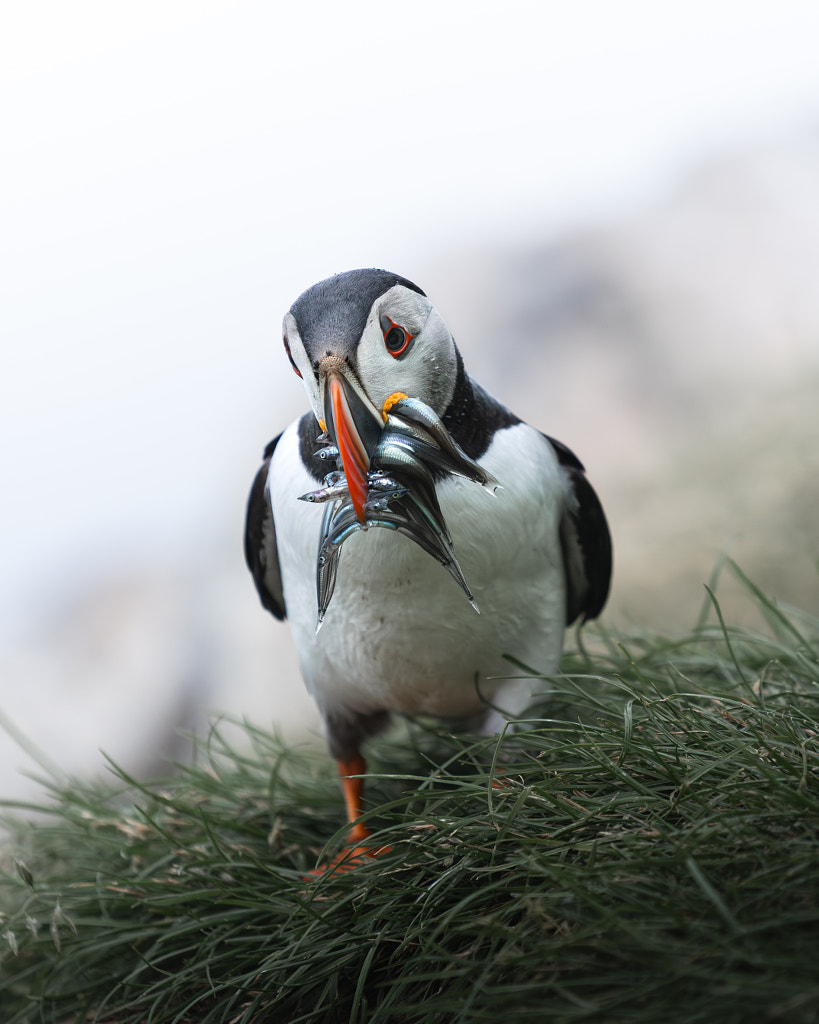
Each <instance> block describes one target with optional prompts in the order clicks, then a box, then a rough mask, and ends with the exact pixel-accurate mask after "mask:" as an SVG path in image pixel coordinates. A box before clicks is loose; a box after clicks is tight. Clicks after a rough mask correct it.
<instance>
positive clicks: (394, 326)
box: [284, 270, 457, 522]
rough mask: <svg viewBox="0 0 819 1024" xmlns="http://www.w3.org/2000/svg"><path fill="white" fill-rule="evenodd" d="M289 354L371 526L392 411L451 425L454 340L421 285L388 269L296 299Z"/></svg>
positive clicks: (350, 275)
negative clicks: (430, 414) (371, 501)
mask: <svg viewBox="0 0 819 1024" xmlns="http://www.w3.org/2000/svg"><path fill="white" fill-rule="evenodd" d="M284 347H285V349H286V350H287V354H288V356H289V358H290V362H291V364H292V366H293V369H294V370H295V371H296V373H297V374H298V375H299V377H301V378H302V381H303V382H304V387H305V390H306V391H307V396H308V398H309V399H310V404H311V406H312V408H313V412H314V414H315V416H316V419H317V420H318V421H319V422H320V423H321V424H323V425H324V426H325V428H326V430H327V432H328V434H329V435H330V437H331V438H332V439H333V441H334V443H335V444H336V446H337V447H338V450H339V454H340V456H341V460H342V462H343V465H344V472H345V475H346V477H347V482H348V484H349V488H350V497H351V499H352V502H353V505H354V507H355V509H356V512H357V514H358V516H359V519H360V520H361V521H362V522H363V518H364V512H363V507H364V501H365V500H366V494H367V483H366V477H367V470H368V468H369V462H370V458H371V456H372V454H373V451H374V449H375V446H376V444H377V443H378V438H379V435H380V434H381V431H382V429H383V427H384V424H385V422H386V414H387V412H388V411H389V409H390V407H391V405H392V403H393V402H394V401H397V400H398V398H402V397H409V398H417V399H420V401H422V402H424V403H425V404H426V405H428V406H429V407H430V408H431V409H433V410H434V412H435V413H437V415H438V416H442V415H443V413H444V412H445V410H446V408H447V406H448V405H449V403H450V400H451V399H452V396H453V393H454V390H455V382H456V377H457V351H456V348H455V342H454V340H453V338H452V335H451V334H450V332H449V329H448V328H447V326H446V324H445V323H444V321H443V320H442V319H441V316H440V314H439V313H438V312H437V310H436V309H435V307H434V306H433V305H432V303H431V302H430V301H429V299H428V298H427V297H426V295H424V293H423V292H422V291H421V289H420V288H418V287H417V285H414V284H413V283H412V282H411V281H407V280H406V279H405V278H403V277H399V276H398V275H397V274H391V273H389V272H387V271H385V270H351V271H348V272H347V273H345V274H336V275H335V277H330V278H328V279H327V280H326V281H320V282H319V283H318V284H315V285H313V287H312V288H308V289H307V291H306V292H304V293H303V294H302V295H300V296H299V297H298V299H296V301H295V302H294V303H293V305H292V306H291V307H290V311H289V312H288V313H287V315H286V316H285V318H284Z"/></svg>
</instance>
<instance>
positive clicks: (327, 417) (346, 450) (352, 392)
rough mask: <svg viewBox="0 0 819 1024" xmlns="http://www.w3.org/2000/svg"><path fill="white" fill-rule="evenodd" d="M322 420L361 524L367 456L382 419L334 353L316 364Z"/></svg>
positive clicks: (379, 431)
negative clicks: (342, 469) (335, 449)
mask: <svg viewBox="0 0 819 1024" xmlns="http://www.w3.org/2000/svg"><path fill="white" fill-rule="evenodd" d="M319 382H320V387H321V399H322V406H323V408H324V423H325V426H326V428H327V433H328V434H329V435H330V437H331V438H332V439H333V441H334V443H335V445H336V447H337V448H338V453H339V455H340V457H341V462H342V465H343V466H344V475H345V477H346V478H347V486H348V488H349V492H350V501H351V502H352V504H353V508H354V509H355V514H356V516H357V517H358V521H359V522H360V523H361V524H362V526H363V525H364V523H365V517H366V513H365V508H364V506H365V503H366V501H367V491H368V481H367V473H368V471H369V468H370V458H371V457H372V454H373V452H374V451H375V447H376V445H377V444H378V438H379V436H380V434H381V431H382V429H383V427H384V419H383V417H382V416H381V414H380V413H379V412H378V410H377V409H376V408H375V406H374V405H373V404H372V402H371V401H370V400H369V398H368V397H367V395H366V394H365V392H364V390H363V388H362V387H361V385H360V384H359V383H358V382H357V381H356V380H354V379H353V377H352V376H351V374H350V372H349V370H348V369H347V364H346V363H345V362H344V361H343V360H341V359H339V358H338V357H337V356H327V357H326V358H325V359H323V360H322V361H321V363H320V364H319Z"/></svg>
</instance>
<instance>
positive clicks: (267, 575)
mask: <svg viewBox="0 0 819 1024" xmlns="http://www.w3.org/2000/svg"><path fill="white" fill-rule="evenodd" d="M281 436H282V435H281V434H279V437H276V438H274V439H273V440H272V441H271V442H270V444H269V445H268V446H267V447H266V448H265V450H264V462H263V463H262V468H261V469H260V470H259V472H258V473H257V474H256V479H255V480H254V481H253V486H252V487H251V489H250V497H249V498H248V501H247V519H246V520H245V561H246V562H247V567H248V569H250V571H251V573H252V575H253V582H254V583H255V584H256V589H257V590H258V591H259V597H260V598H261V601H262V604H263V605H264V606H265V608H267V610H268V611H269V612H270V613H271V614H272V615H275V616H276V618H277V619H283V618H284V617H285V615H286V614H287V610H286V609H285V606H284V591H283V590H282V574H281V570H280V569H279V552H278V550H277V548H276V524H275V523H274V522H273V509H272V508H271V507H270V495H269V494H268V491H267V473H268V470H269V469H270V459H271V457H272V455H273V452H274V450H275V448H276V445H277V444H278V443H279V438H280V437H281Z"/></svg>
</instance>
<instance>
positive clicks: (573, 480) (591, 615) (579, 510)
mask: <svg viewBox="0 0 819 1024" xmlns="http://www.w3.org/2000/svg"><path fill="white" fill-rule="evenodd" d="M544 437H546V435H545V434H544ZM546 440H547V441H548V442H549V444H551V446H552V447H553V448H554V450H555V454H556V455H557V458H558V462H559V463H560V466H561V468H562V469H563V472H564V473H565V474H566V477H567V480H568V483H569V500H568V502H567V504H566V508H565V510H564V512H563V518H562V519H561V521H560V546H561V548H562V549H563V564H564V565H565V567H566V625H571V624H572V623H573V622H574V620H575V619H576V618H577V617H578V615H580V614H581V613H582V615H583V618H582V619H581V620H580V621H581V623H583V622H587V621H588V620H589V619H595V618H597V616H598V615H599V614H600V612H601V611H602V609H603V605H604V604H605V603H606V598H607V597H608V595H609V585H610V583H611V562H612V551H611V534H610V533H609V527H608V524H607V523H606V516H605V514H604V512H603V506H602V505H601V504H600V499H599V498H598V497H597V495H596V494H595V492H594V488H593V487H592V485H591V484H590V483H589V481H588V480H587V479H586V474H585V472H584V470H583V464H582V463H581V461H580V460H579V459H578V458H577V456H576V455H575V454H574V452H572V451H571V450H570V449H569V448H567V447H566V445H565V444H562V443H561V442H560V441H556V440H555V439H554V438H553V437H546Z"/></svg>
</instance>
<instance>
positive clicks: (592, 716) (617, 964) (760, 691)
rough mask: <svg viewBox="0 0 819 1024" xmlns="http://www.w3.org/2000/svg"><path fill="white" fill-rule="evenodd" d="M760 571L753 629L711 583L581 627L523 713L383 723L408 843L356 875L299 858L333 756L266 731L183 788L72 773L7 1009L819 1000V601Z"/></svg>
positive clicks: (584, 1011) (398, 820)
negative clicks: (438, 723)
mask: <svg viewBox="0 0 819 1024" xmlns="http://www.w3.org/2000/svg"><path fill="white" fill-rule="evenodd" d="M736 572H737V573H738V570H736ZM740 575H741V574H740ZM745 583H746V586H747V588H748V590H749V593H750V594H751V596H752V597H753V599H754V601H755V602H756V604H757V606H758V609H759V611H760V613H761V616H762V621H763V622H764V625H763V626H762V627H761V629H760V631H759V632H756V633H755V632H751V631H749V630H747V629H738V628H731V627H730V626H729V625H726V624H725V623H724V622H721V613H720V612H719V607H718V605H717V604H716V601H714V602H710V601H709V602H708V606H707V608H706V609H705V610H704V613H703V615H701V616H700V620H699V621H698V623H697V625H696V627H695V628H694V629H693V630H692V631H691V633H690V635H687V636H685V637H682V638H679V639H674V640H670V639H668V638H663V637H658V636H654V635H639V634H636V633H631V634H629V635H627V636H626V635H614V634H610V633H606V632H604V631H599V630H598V631H595V630H587V631H586V632H585V633H584V636H583V639H584V644H583V645H581V646H580V648H579V649H578V650H577V651H576V652H574V653H572V654H569V655H568V656H567V658H566V660H565V663H564V673H565V674H563V675H561V676H560V677H558V678H555V679H553V680H552V681H551V686H552V693H551V694H550V696H549V697H548V699H543V700H542V701H541V702H540V703H539V704H537V705H536V706H535V708H534V709H533V711H532V713H531V715H530V718H529V720H528V729H527V730H526V731H521V732H517V733H512V732H509V733H507V734H506V735H504V736H502V737H500V738H499V739H493V740H485V739H476V738H475V737H455V736H452V735H450V734H447V733H446V732H444V731H442V730H440V729H437V728H433V727H430V726H424V725H419V724H407V725H406V726H405V727H403V728H402V729H401V730H400V731H399V734H398V735H397V736H393V737H392V738H391V739H389V738H388V739H387V740H384V741H382V742H380V743H375V744H372V745H371V747H370V750H369V753H370V755H371V756H370V764H371V769H372V775H373V778H372V779H371V780H370V782H369V783H368V791H367V792H368V797H369V801H370V806H369V809H368V811H367V819H368V822H369V823H370V825H371V826H372V827H373V828H375V829H377V830H378V835H379V837H380V838H382V839H384V840H385V841H387V842H389V843H390V844H391V845H392V852H391V853H389V854H387V855H384V856H383V857H382V858H380V859H379V860H377V861H373V862H372V863H371V864H368V865H366V866H364V867H362V868H360V869H357V870H355V871H353V872H351V873H349V874H347V875H343V876H328V877H324V878H321V879H319V880H316V881H310V882H306V881H304V878H303V876H304V874H305V872H306V871H308V870H309V869H310V868H312V867H313V866H314V865H315V864H316V862H317V861H319V860H321V859H322V857H324V856H326V854H327V852H328V851H330V852H332V851H333V850H334V849H336V848H337V847H338V846H339V844H340V841H341V838H342V835H343V828H342V802H341V797H340V793H339V790H338V786H337V783H336V782H335V780H334V778H333V766H332V764H331V762H330V760H329V758H327V756H326V755H325V754H324V753H323V752H322V751H320V750H317V749H313V748H294V747H287V746H285V745H283V744H282V743H281V742H279V741H278V740H277V739H275V738H274V737H272V736H270V735H268V734H267V733H264V732H261V731H259V730H256V729H254V728H251V727H249V726H245V727H244V728H243V731H244V733H245V736H246V739H247V740H248V741H249V743H244V744H237V742H236V736H235V727H233V726H231V727H230V729H227V730H226V729H220V728H219V727H216V728H214V730H213V732H212V734H211V736H210V737H209V739H208V741H207V742H206V743H203V744H202V745H201V746H200V749H199V751H198V758H197V761H196V763H195V764H193V765H192V766H188V767H185V768H184V769H183V770H182V771H181V773H180V774H179V775H178V776H177V777H175V778H173V779H172V780H170V781H167V782H165V783H164V784H161V785H143V784H140V783H138V782H136V781H134V780H132V779H128V778H126V777H124V776H123V775H122V774H121V773H120V775H119V777H118V781H117V784H116V785H112V786H111V787H110V788H109V789H105V790H103V789H100V788H94V787H91V786H88V785H85V784H81V783H76V782H75V783H71V784H70V785H60V786H55V788H54V791H53V793H52V800H53V802H52V803H51V805H50V811H49V814H48V817H47V818H45V819H44V820H40V821H38V822H37V823H36V824H35V825H33V826H31V827H22V826H21V827H20V828H19V829H18V831H17V835H16V837H15V840H14V855H15V857H16V865H13V864H11V862H9V869H8V871H7V873H6V876H5V878H4V885H3V887H2V891H0V899H2V904H3V906H4V908H5V910H6V916H5V919H4V920H3V922H2V924H0V946H1V947H2V954H0V955H1V956H2V962H0V1007H2V1012H0V1020H2V1021H3V1024H20V1022H32V1024H33V1022H41V1021H54V1022H60V1024H63V1022H65V1024H67V1022H77V1024H78V1022H80V1021H86V1020H95V1021H104V1022H109V1024H115V1022H116V1024H126V1022H140V1024H145V1022H156V1024H170V1022H180V1024H181V1022H194V1021H195V1022H197V1024H204V1022H223V1024H226V1022H234V1024H239V1022H244V1024H251V1022H262V1021H271V1022H296V1021H304V1022H337V1021H356V1022H376V1021H400V1022H418V1024H421V1022H424V1024H433V1022H456V1021H470V1022H472V1021H474V1022H478V1021H481V1022H483V1021H485V1022H491V1024H497V1022H498V1021H503V1020H505V1019H506V1018H509V1019H513V1020H532V1021H544V1022H555V1024H557V1022H567V1024H568V1022H575V1021H606V1022H609V1021H611V1022H617V1021H628V1022H630V1024H633V1022H645V1024H648V1022H651V1024H665V1022H670V1021H685V1022H698V1021H702V1022H703V1024H705V1022H708V1024H714V1022H718V1024H722V1022H737V1024H740V1022H741V1024H747V1022H753V1021H783V1022H798V1024H803V1022H804V1024H807V1022H812V1021H816V1020H819V967H817V943H819V757H818V756H817V754H818V753H819V737H817V734H818V733H819V622H817V621H813V620H810V619H809V618H808V617H807V616H804V615H801V614H799V613H798V612H794V611H783V610H781V609H780V608H778V607H777V606H776V605H775V604H774V603H773V602H772V601H769V600H768V599H766V598H765V597H764V596H763V595H761V594H759V593H758V592H756V590H755V588H754V587H753V585H752V584H750V583H749V582H747V581H745ZM586 645H588V646H589V652H587V648H586ZM592 647H593V648H594V650H593V652H591V648H592ZM228 734H229V735H230V736H231V739H230V740H229V739H228V738H227V736H228ZM499 775H500V777H501V780H502V781H501V783H500V785H499V786H493V784H492V783H493V779H495V778H497V777H498V776H499Z"/></svg>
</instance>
